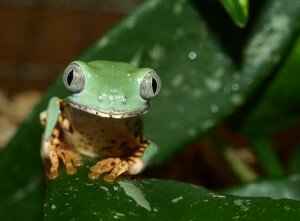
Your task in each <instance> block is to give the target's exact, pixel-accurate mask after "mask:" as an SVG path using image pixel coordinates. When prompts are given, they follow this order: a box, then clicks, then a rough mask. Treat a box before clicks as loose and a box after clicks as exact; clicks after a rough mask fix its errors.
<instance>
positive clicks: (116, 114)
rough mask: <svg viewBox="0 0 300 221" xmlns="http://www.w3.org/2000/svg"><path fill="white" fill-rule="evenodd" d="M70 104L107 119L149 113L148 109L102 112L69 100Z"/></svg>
mask: <svg viewBox="0 0 300 221" xmlns="http://www.w3.org/2000/svg"><path fill="white" fill-rule="evenodd" d="M68 103H69V105H70V106H71V107H74V108H76V109H79V110H82V111H85V112H88V113H90V114H94V115H97V116H100V117H107V118H117V119H119V118H128V117H135V116H140V115H143V114H145V113H147V112H148V109H145V110H138V111H130V112H126V111H124V112H121V111H115V110H109V111H108V112H104V111H102V110H98V109H93V108H90V107H87V106H85V105H81V104H77V103H74V102H72V101H70V100H68Z"/></svg>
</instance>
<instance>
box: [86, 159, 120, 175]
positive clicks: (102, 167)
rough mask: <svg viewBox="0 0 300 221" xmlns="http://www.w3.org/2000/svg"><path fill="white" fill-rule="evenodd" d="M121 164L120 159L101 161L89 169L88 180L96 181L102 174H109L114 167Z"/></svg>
mask: <svg viewBox="0 0 300 221" xmlns="http://www.w3.org/2000/svg"><path fill="white" fill-rule="evenodd" d="M120 162H121V159H120V158H108V159H105V160H101V161H99V162H98V163H96V164H95V165H94V166H92V167H91V168H90V170H91V172H90V173H89V175H88V176H89V178H90V179H93V180H94V179H97V178H99V176H100V175H101V174H103V173H106V172H109V171H111V170H113V169H114V167H115V166H116V165H118V164H119V163H120Z"/></svg>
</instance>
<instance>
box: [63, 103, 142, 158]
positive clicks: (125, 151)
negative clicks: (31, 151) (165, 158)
mask: <svg viewBox="0 0 300 221" xmlns="http://www.w3.org/2000/svg"><path fill="white" fill-rule="evenodd" d="M64 115H65V118H67V119H69V121H70V129H69V130H67V131H66V132H65V133H64V134H65V135H64V140H65V141H66V143H67V144H68V145H69V146H72V147H74V148H75V149H76V151H77V152H79V153H80V154H83V155H86V156H90V157H100V158H103V157H124V156H128V155H130V154H132V153H133V152H134V151H135V150H136V149H137V148H138V147H139V146H140V144H141V143H142V141H143V140H142V131H141V119H140V117H131V118H121V119H114V118H104V117H98V116H96V115H93V114H90V113H87V112H83V111H80V110H78V109H75V108H73V107H70V106H67V107H66V109H65V110H64Z"/></svg>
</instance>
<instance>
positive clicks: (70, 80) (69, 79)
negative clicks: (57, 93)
mask: <svg viewBox="0 0 300 221" xmlns="http://www.w3.org/2000/svg"><path fill="white" fill-rule="evenodd" d="M73 77H74V76H73V70H71V71H70V72H69V74H68V77H67V83H68V85H69V86H70V85H71V83H72V81H73Z"/></svg>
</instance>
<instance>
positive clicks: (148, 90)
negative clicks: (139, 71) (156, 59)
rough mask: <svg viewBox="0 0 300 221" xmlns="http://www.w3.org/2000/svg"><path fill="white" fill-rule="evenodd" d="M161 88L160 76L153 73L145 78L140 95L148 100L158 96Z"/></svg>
mask: <svg viewBox="0 0 300 221" xmlns="http://www.w3.org/2000/svg"><path fill="white" fill-rule="evenodd" d="M160 87H161V81H160V78H159V76H158V75H157V74H156V73H155V72H154V71H151V72H149V73H148V74H146V76H145V77H144V79H143V81H142V83H141V87H140V95H141V96H142V98H144V99H146V100H148V99H150V98H152V97H154V96H156V95H157V94H158V93H159V91H160Z"/></svg>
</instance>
